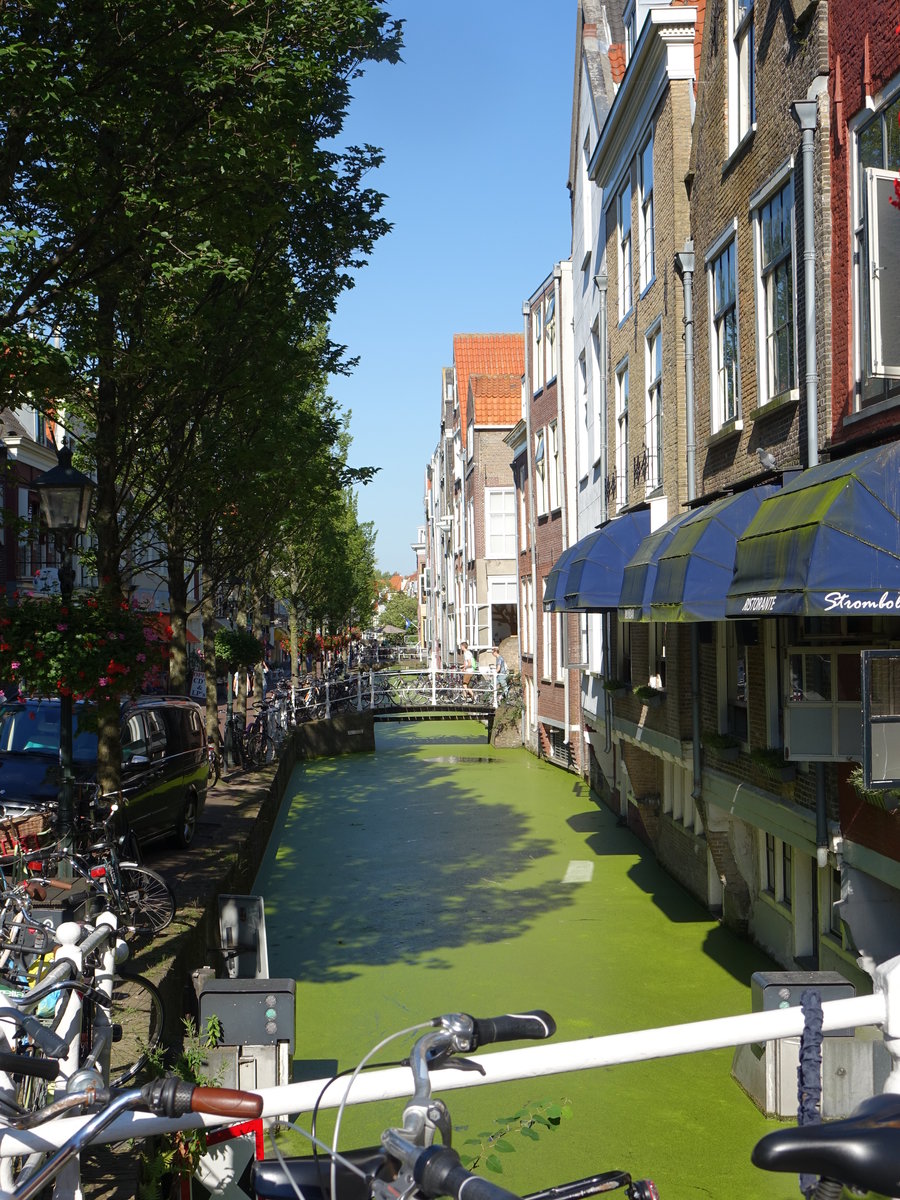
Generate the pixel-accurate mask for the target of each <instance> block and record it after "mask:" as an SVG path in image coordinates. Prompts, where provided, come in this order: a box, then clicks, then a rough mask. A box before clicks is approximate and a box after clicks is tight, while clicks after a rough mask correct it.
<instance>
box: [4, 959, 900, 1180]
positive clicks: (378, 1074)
mask: <svg viewBox="0 0 900 1200" xmlns="http://www.w3.org/2000/svg"><path fill="white" fill-rule="evenodd" d="M822 1013H823V1023H822V1028H823V1032H825V1033H829V1032H831V1031H834V1030H838V1029H847V1028H850V1027H853V1026H857V1027H858V1026H863V1025H876V1026H881V1028H882V1030H883V1033H884V1039H885V1044H886V1046H887V1049H888V1051H889V1053H890V1054H891V1058H892V1064H893V1065H892V1070H891V1073H890V1075H889V1076H888V1079H887V1082H886V1084H885V1091H889V1092H900V957H898V958H893V959H891V960H890V961H889V962H887V963H884V964H883V965H882V966H881V967H878V968H877V969H876V975H875V991H874V993H873V994H872V995H871V996H856V997H853V998H852V999H848V1000H831V1001H827V1002H826V1003H824V1004H823V1005H822ZM802 1032H803V1013H802V1011H801V1009H800V1008H797V1007H794V1008H783V1009H775V1010H773V1011H771V1012H762V1013H747V1014H743V1015H741V1016H733V1017H719V1018H715V1019H713V1020H708V1021H695V1022H691V1023H688V1024H683V1025H668V1026H664V1027H662V1028H658V1029H641V1030H635V1031H633V1032H629V1033H616V1034H609V1035H607V1036H605V1037H594V1038H584V1039H581V1040H579V1041H575V1042H561V1043H553V1042H544V1043H542V1044H541V1045H539V1046H530V1047H528V1048H526V1049H521V1050H501V1051H497V1052H495V1053H493V1054H485V1055H478V1056H475V1057H474V1058H473V1060H472V1061H474V1062H476V1063H478V1065H479V1066H480V1067H481V1068H482V1069H483V1071H484V1074H481V1073H480V1072H474V1071H472V1070H458V1071H456V1072H454V1071H453V1070H452V1069H451V1066H448V1067H446V1068H444V1069H442V1070H441V1077H440V1089H441V1091H442V1092H444V1091H450V1090H453V1089H456V1088H468V1087H484V1086H485V1085H487V1084H492V1083H503V1082H507V1081H509V1080H513V1079H531V1078H534V1077H536V1076H539V1075H563V1074H567V1073H568V1072H570V1071H589V1070H593V1069H594V1068H596V1067H609V1066H616V1065H618V1064H620V1063H627V1062H643V1061H647V1060H649V1059H655V1058H672V1057H675V1056H677V1055H681V1054H693V1053H696V1052H698V1051H703V1050H720V1049H723V1048H725V1047H732V1046H741V1045H749V1044H752V1043H754V1042H768V1041H777V1040H778V1039H780V1038H786V1037H796V1036H798V1035H799V1034H801V1033H802ZM451 1064H452V1060H451ZM347 1086H348V1084H347V1081H346V1080H337V1081H335V1080H331V1079H315V1080H308V1081H306V1082H304V1083H294V1084H289V1085H287V1086H285V1087H277V1088H266V1089H263V1090H262V1091H261V1092H260V1095H262V1097H263V1116H266V1117H274V1116H286V1115H289V1114H296V1113H300V1112H309V1111H311V1110H312V1108H313V1107H314V1105H315V1104H316V1102H317V1101H318V1103H319V1107H320V1108H336V1107H337V1106H338V1105H339V1104H340V1103H341V1102H342V1101H343V1100H344V1096H345V1092H346V1089H347ZM412 1091H413V1086H412V1075H411V1072H410V1071H409V1069H408V1068H406V1067H391V1068H386V1069H385V1070H382V1071H371V1072H368V1073H367V1074H365V1075H360V1076H359V1077H358V1078H357V1079H356V1081H355V1082H354V1084H353V1088H352V1091H351V1092H350V1094H349V1096H347V1103H348V1104H365V1103H369V1102H371V1101H375V1100H392V1099H400V1098H403V1097H407V1096H410V1095H412ZM323 1093H324V1095H323ZM84 1120H86V1118H69V1119H66V1120H57V1121H53V1122H49V1123H48V1124H47V1125H44V1126H41V1127H40V1128H39V1129H36V1130H32V1131H29V1132H27V1133H19V1132H15V1131H11V1130H8V1129H4V1128H2V1126H0V1156H9V1155H22V1154H27V1153H29V1152H31V1151H33V1150H35V1149H41V1150H47V1149H52V1148H54V1147H56V1146H59V1145H61V1144H62V1143H63V1142H64V1141H65V1139H66V1138H67V1137H69V1136H71V1134H72V1133H73V1132H74V1131H75V1129H76V1128H78V1126H79V1125H80V1124H82V1123H83V1122H84ZM229 1123H230V1122H229V1121H227V1120H223V1119H222V1118H217V1117H210V1116H202V1115H195V1116H192V1117H186V1118H183V1119H180V1120H177V1121H176V1120H167V1119H164V1118H160V1117H152V1116H148V1115H145V1114H142V1113H133V1114H129V1115H127V1116H123V1117H121V1118H119V1119H118V1120H117V1121H115V1122H114V1123H113V1124H112V1125H110V1126H109V1128H108V1129H106V1130H105V1132H104V1133H103V1134H102V1137H101V1140H103V1141H106V1142H116V1141H123V1140H125V1139H126V1138H133V1137H149V1136H151V1135H153V1134H158V1133H172V1132H174V1131H175V1130H176V1129H187V1128H199V1127H201V1126H204V1125H205V1126H214V1125H222V1124H229ZM0 1195H2V1193H0Z"/></svg>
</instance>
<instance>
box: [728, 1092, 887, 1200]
mask: <svg viewBox="0 0 900 1200" xmlns="http://www.w3.org/2000/svg"><path fill="white" fill-rule="evenodd" d="M898 1124H900V1096H898V1095H896V1094H895V1093H890V1092H888V1093H884V1094H883V1095H880V1096H872V1097H871V1099H869V1100H864V1101H863V1102H862V1104H860V1105H859V1107H858V1108H857V1109H856V1111H855V1112H854V1113H853V1114H852V1116H849V1117H845V1118H843V1119H842V1120H840V1121H829V1122H828V1123H827V1124H821V1125H798V1126H796V1127H795V1128H792V1129H778V1130H775V1131H774V1132H772V1133H767V1134H766V1135H765V1137H763V1138H761V1139H760V1140H759V1141H758V1142H757V1143H756V1145H755V1146H754V1147H753V1151H752V1153H751V1155H750V1159H751V1161H752V1162H753V1163H754V1164H755V1165H756V1166H757V1167H761V1168H762V1169H763V1170H765V1171H792V1172H796V1173H797V1174H799V1175H801V1176H804V1175H807V1176H818V1182H816V1183H815V1190H814V1191H813V1192H812V1195H813V1197H814V1200H837V1197H839V1196H840V1194H841V1192H842V1190H843V1188H844V1187H845V1186H846V1187H849V1188H854V1189H856V1190H858V1191H859V1192H877V1193H879V1194H880V1195H882V1196H897V1195H900V1151H898V1146H897V1127H898ZM810 1182H811V1183H813V1182H815V1181H814V1180H811V1181H810ZM808 1194H809V1193H808Z"/></svg>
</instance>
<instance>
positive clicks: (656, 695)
mask: <svg viewBox="0 0 900 1200" xmlns="http://www.w3.org/2000/svg"><path fill="white" fill-rule="evenodd" d="M633 690H634V694H635V696H637V698H638V700H640V702H641V703H642V704H646V705H647V707H648V708H659V706H660V704H662V702H663V700H664V699H665V696H666V693H665V692H663V691H660V689H659V688H655V687H653V685H652V684H649V683H639V684H638V686H637V687H636V688H634V689H633Z"/></svg>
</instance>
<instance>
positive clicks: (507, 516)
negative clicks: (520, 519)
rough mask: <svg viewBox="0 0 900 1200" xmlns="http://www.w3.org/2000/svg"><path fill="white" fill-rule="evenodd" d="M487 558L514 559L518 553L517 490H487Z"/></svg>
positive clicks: (485, 492)
mask: <svg viewBox="0 0 900 1200" xmlns="http://www.w3.org/2000/svg"><path fill="white" fill-rule="evenodd" d="M484 499H485V518H486V522H485V541H486V553H485V557H486V558H514V557H515V553H516V490H515V488H485V491H484Z"/></svg>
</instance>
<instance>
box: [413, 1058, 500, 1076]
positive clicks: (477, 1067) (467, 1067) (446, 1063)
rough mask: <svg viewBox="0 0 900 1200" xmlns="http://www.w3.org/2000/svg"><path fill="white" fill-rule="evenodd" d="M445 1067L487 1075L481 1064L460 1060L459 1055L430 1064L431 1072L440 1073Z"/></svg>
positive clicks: (464, 1059)
mask: <svg viewBox="0 0 900 1200" xmlns="http://www.w3.org/2000/svg"><path fill="white" fill-rule="evenodd" d="M445 1067H450V1068H455V1069H456V1070H458V1071H476V1072H477V1073H478V1074H479V1075H487V1071H486V1070H485V1069H484V1067H483V1066H482V1065H481V1063H480V1062H475V1060H474V1059H472V1058H460V1057H459V1055H450V1054H448V1055H447V1057H446V1058H442V1059H440V1060H439V1061H435V1062H433V1063H429V1064H428V1070H429V1071H440V1070H443V1069H444V1068H445Z"/></svg>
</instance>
